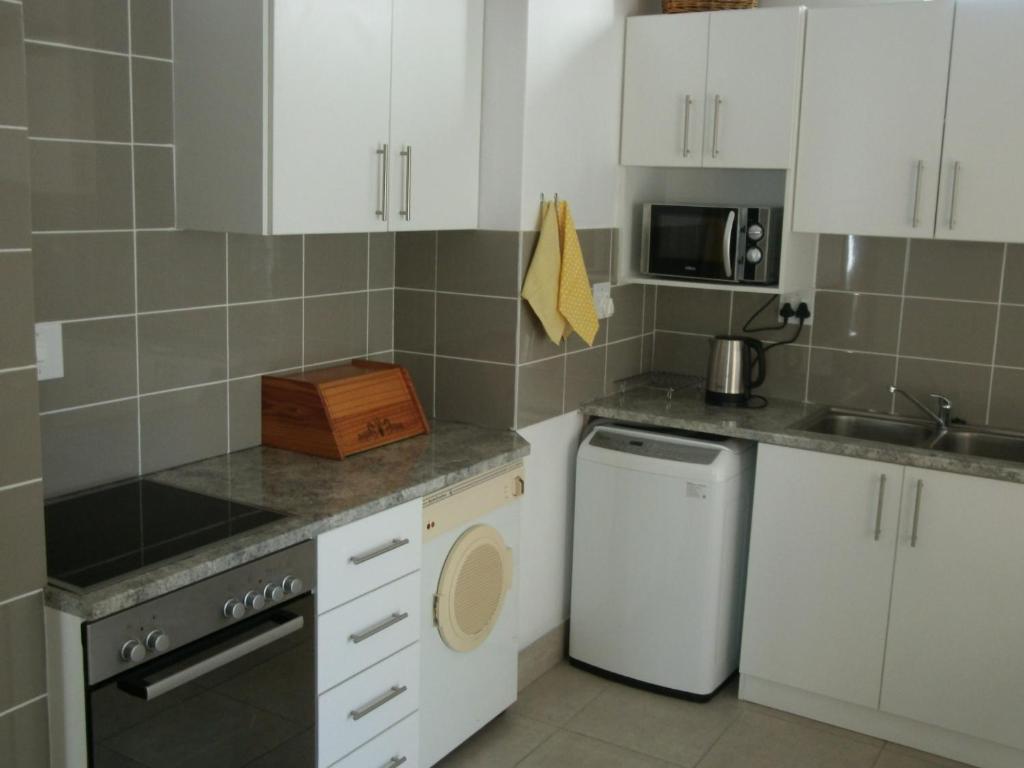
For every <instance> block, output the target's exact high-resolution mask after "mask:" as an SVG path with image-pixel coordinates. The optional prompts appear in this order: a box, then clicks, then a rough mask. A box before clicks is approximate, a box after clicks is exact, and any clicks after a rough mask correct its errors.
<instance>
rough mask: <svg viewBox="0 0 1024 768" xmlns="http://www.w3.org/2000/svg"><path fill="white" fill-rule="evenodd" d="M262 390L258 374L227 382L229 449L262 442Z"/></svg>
mask: <svg viewBox="0 0 1024 768" xmlns="http://www.w3.org/2000/svg"><path fill="white" fill-rule="evenodd" d="M262 391H263V382H262V378H261V377H260V376H251V377H249V378H247V379H234V380H233V381H231V382H229V383H228V398H229V400H228V405H229V410H230V416H229V423H228V431H229V437H230V439H231V445H230V446H229V449H230V450H232V451H241V450H245V449H246V448H252V447H253V446H255V445H259V444H260V442H262V424H261V421H260V419H261V415H260V401H261V393H262Z"/></svg>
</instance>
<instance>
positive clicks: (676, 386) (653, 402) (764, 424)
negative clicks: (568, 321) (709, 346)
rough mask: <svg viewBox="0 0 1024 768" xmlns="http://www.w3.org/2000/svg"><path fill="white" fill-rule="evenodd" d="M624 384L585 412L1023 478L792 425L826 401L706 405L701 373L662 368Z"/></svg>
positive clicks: (1006, 470) (1004, 468)
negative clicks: (677, 372) (663, 371)
mask: <svg viewBox="0 0 1024 768" xmlns="http://www.w3.org/2000/svg"><path fill="white" fill-rule="evenodd" d="M621 387H622V389H621V391H620V392H619V393H618V394H615V395H609V396H608V397H602V398H600V399H598V400H592V401H591V402H589V403H586V404H584V405H583V406H582V407H581V410H582V412H583V413H584V414H585V415H588V416H596V417H602V418H607V419H614V420H616V421H627V422H632V423H635V424H643V425H649V426H657V427H670V428H674V429H682V430H687V431H690V432H703V433H705V434H712V435H722V436H726V437H738V438H742V439H745V440H756V441H757V442H759V443H769V444H771V445H781V446H785V447H788V448H803V449H805V450H809V451H819V452H822V453H833V454H837V455H840V456H852V457H855V458H861V459H871V460H874V461H885V462H889V463H891V464H902V465H905V466H909V467H920V468H922V469H935V470H939V471H942V472H955V473H958V474H962V475H971V476H974V477H987V478H992V479H995V480H1007V481H1010V482H1014V483H1024V464H1021V463H1018V462H1013V461H1001V460H998V459H988V458H983V457H977V456H963V455H957V454H953V453H947V452H945V451H932V450H928V449H926V448H910V447H904V446H899V445H892V444H890V443H881V442H876V441H874V440H860V439H856V438H851V437H843V436H839V435H824V434H817V433H814V432H805V431H802V430H799V429H794V428H793V425H794V424H798V423H799V422H800V421H802V420H803V419H807V418H809V417H810V416H812V415H814V414H817V413H821V412H823V411H825V410H826V406H823V405H810V404H807V403H798V402H795V401H792V400H782V399H777V398H770V399H769V401H768V404H767V405H766V406H765V407H764V408H735V407H726V406H715V405H708V404H707V403H705V402H704V386H703V381H702V380H701V379H700V378H697V377H692V376H675V375H672V374H661V373H654V374H645V375H642V376H638V377H634V378H633V379H628V380H626V381H624V382H621Z"/></svg>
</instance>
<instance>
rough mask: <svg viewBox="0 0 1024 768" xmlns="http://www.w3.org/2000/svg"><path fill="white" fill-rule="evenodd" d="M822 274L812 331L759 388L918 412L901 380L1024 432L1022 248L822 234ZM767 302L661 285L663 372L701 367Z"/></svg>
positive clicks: (772, 364) (771, 359)
mask: <svg viewBox="0 0 1024 768" xmlns="http://www.w3.org/2000/svg"><path fill="white" fill-rule="evenodd" d="M817 274H818V276H817V292H816V295H815V310H814V319H813V326H812V327H811V328H809V329H807V330H805V331H804V333H803V334H802V336H801V338H800V340H799V341H798V343H797V344H794V345H791V346H784V347H776V348H775V349H772V350H770V351H769V352H768V355H767V360H768V379H767V382H766V384H765V386H764V388H763V389H761V390H759V392H761V393H763V394H764V395H766V396H768V397H772V396H775V397H786V398H791V399H796V400H807V401H809V402H815V403H823V404H825V403H827V404H833V405H844V406H849V407H855V408H871V409H876V410H881V411H889V410H892V409H895V410H896V411H897V412H904V413H912V412H913V408H912V406H908V405H907V404H906V403H905V402H902V401H901V400H895V401H894V398H893V397H892V396H891V395H890V394H889V393H888V391H887V387H888V386H889V385H890V384H896V385H897V386H899V387H902V388H904V389H906V390H908V391H909V392H911V393H912V394H914V395H916V396H918V397H919V398H922V399H927V397H928V395H929V394H930V393H932V392H939V393H942V394H945V395H948V396H949V397H950V398H951V399H952V400H953V402H954V415H955V416H959V417H960V418H963V419H966V420H967V421H969V422H972V423H978V424H984V423H989V424H993V425H999V426H1007V427H1016V428H1024V411H1022V410H1021V409H1020V394H1019V393H1020V392H1021V391H1022V387H1024V342H1022V341H1021V339H1024V246H1017V245H1009V246H1005V245H1002V244H994V243H956V242H945V241H935V240H909V241H908V240H902V239H890V238H872V237H853V236H850V237H840V236H832V235H823V236H822V237H821V243H820V248H819V255H818V273H817ZM763 301H764V299H763V298H762V297H761V296H759V295H757V294H748V293H740V292H736V293H730V292H728V291H711V290H700V289H693V288H662V287H659V288H658V291H657V298H656V304H657V309H656V321H655V324H656V328H657V331H656V341H655V350H654V366H655V368H659V369H665V370H676V371H682V372H687V373H703V371H704V366H705V364H706V360H707V337H708V336H709V335H714V334H719V333H727V332H731V333H742V327H743V324H744V322H746V320H747V319H748V318H749V317H750V315H751V314H752V313H753V312H754V311H755V310H756V309H757V308H758V306H759V305H760V303H763ZM775 317H776V315H775V314H773V313H772V312H771V311H766V312H765V313H764V315H762V316H761V318H760V319H759V322H758V324H759V325H761V324H765V321H768V322H770V321H772V320H773V319H774V318H775ZM784 333H788V331H786V332H784ZM760 336H761V337H763V338H778V337H779V334H777V333H776V334H760Z"/></svg>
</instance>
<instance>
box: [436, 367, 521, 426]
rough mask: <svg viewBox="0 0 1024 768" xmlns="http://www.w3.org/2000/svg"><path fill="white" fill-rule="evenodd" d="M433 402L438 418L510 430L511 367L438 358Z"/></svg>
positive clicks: (513, 372) (512, 414)
mask: <svg viewBox="0 0 1024 768" xmlns="http://www.w3.org/2000/svg"><path fill="white" fill-rule="evenodd" d="M436 365H437V370H436V381H435V387H436V391H435V395H434V397H435V403H436V416H437V418H439V419H449V420H452V421H465V422H469V423H472V424H480V425H481V426H485V427H495V428H497V429H511V428H512V426H513V422H514V420H515V379H516V370H515V366H513V365H496V364H493V363H477V362H470V361H467V360H452V359H451V358H446V357H438V358H437V360H436Z"/></svg>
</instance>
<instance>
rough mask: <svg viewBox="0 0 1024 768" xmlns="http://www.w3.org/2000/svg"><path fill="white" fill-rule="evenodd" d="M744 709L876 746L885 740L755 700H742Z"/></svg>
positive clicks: (879, 745)
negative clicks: (764, 704)
mask: <svg viewBox="0 0 1024 768" xmlns="http://www.w3.org/2000/svg"><path fill="white" fill-rule="evenodd" d="M740 704H741V705H742V707H743V709H744V710H745V711H748V712H754V713H756V714H759V715H766V716H768V717H774V718H778V719H779V720H788V721H789V722H791V723H797V724H798V725H804V726H807V727H808V728H817V729H818V730H821V731H826V732H828V733H832V734H834V735H836V736H842V737H844V738H847V739H853V740H854V741H862V742H864V743H865V744H873V745H874V746H876V747H879V748H881V747H882V746H883V745H884V744H885V741H883V740H882V739H876V738H875V737H874V736H868V735H867V734H866V733H857V731H850V730H847V729H846V728H840V727H839V726H837V725H829V724H828V723H823V722H821V721H820V720H811V719H810V718H807V717H801V716H800V715H794V714H793V713H792V712H786V711H784V710H781V709H772V708H771V707H765V706H762V705H760V704H754V703H753V702H749V701H743V702H740Z"/></svg>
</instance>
